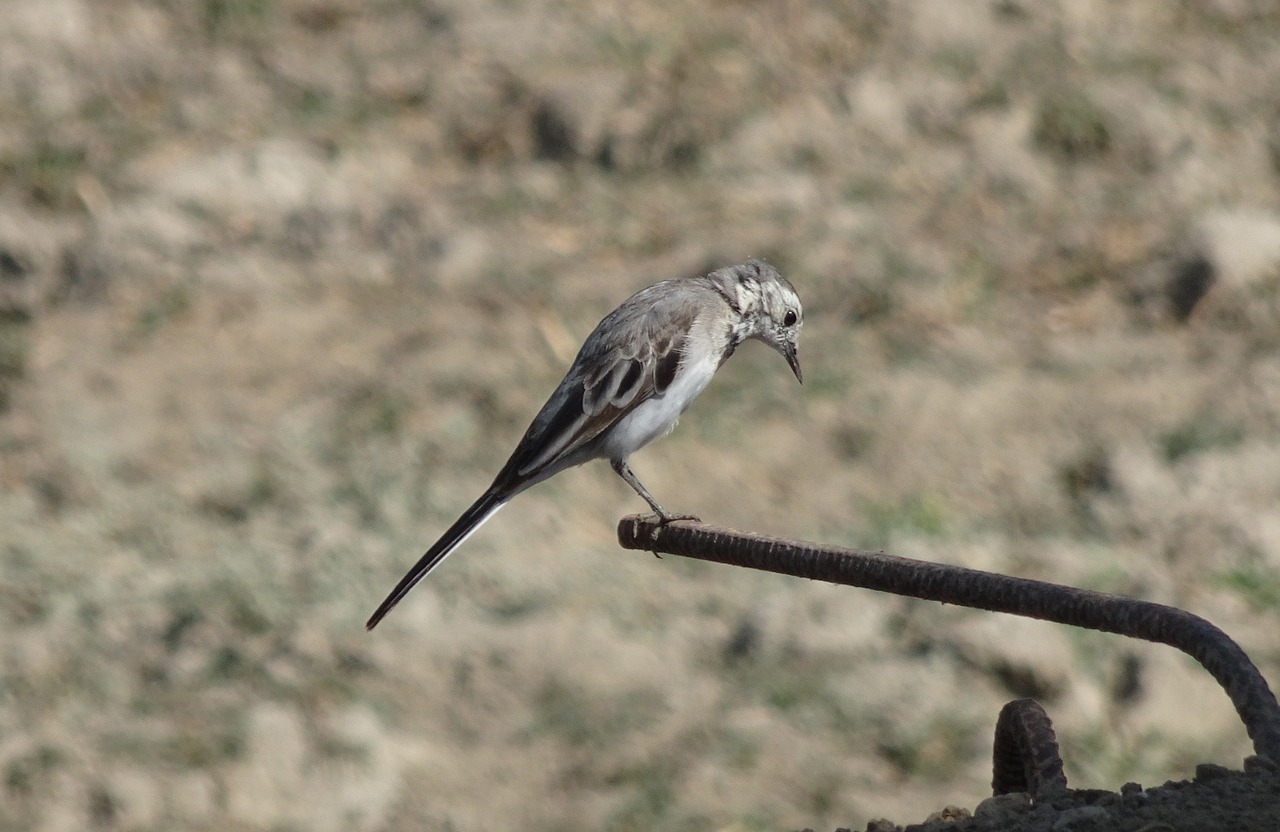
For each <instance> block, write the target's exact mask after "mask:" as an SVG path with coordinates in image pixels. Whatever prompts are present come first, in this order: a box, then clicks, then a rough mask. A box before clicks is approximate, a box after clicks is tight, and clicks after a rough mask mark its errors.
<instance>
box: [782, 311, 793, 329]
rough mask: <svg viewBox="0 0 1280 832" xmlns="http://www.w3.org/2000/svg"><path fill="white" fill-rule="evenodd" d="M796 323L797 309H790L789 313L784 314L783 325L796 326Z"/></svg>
mask: <svg viewBox="0 0 1280 832" xmlns="http://www.w3.org/2000/svg"><path fill="white" fill-rule="evenodd" d="M795 324H796V310H794V309H788V310H787V314H785V315H783V316H782V325H783V326H795Z"/></svg>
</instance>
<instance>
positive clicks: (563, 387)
mask: <svg viewBox="0 0 1280 832" xmlns="http://www.w3.org/2000/svg"><path fill="white" fill-rule="evenodd" d="M671 283H679V284H681V285H680V286H678V287H675V288H678V289H680V290H681V291H671V289H672V287H671V286H669V285H668V284H671ZM708 298H716V295H715V294H714V293H713V292H711V290H709V289H707V288H706V287H704V286H702V285H700V284H699V283H697V282H696V281H693V280H679V281H667V282H666V283H659V284H656V285H654V286H650V287H649V288H648V289H644V290H642V291H640V292H638V293H637V294H635V295H633V296H632V297H631V298H630V299H628V300H627V301H626V302H624V303H623V304H622V305H621V306H619V307H618V308H617V309H615V310H614V311H613V312H612V313H610V314H609V316H608V317H606V318H605V319H604V320H603V321H601V322H600V324H599V325H598V326H597V327H596V328H595V331H593V332H592V333H591V335H590V336H588V337H587V340H586V342H585V343H584V344H583V345H582V349H581V350H580V351H579V352H578V357H577V358H576V359H574V362H573V366H572V367H571V368H570V369H569V373H568V374H567V375H566V376H565V378H564V380H563V381H562V382H560V386H559V387H557V388H556V391H555V392H554V393H552V394H551V398H550V399H549V400H548V401H547V403H546V404H545V405H544V406H543V408H542V410H541V411H540V412H539V413H538V415H537V416H536V417H535V418H534V420H533V423H532V424H531V425H529V430H528V431H527V432H526V433H525V435H524V438H523V439H521V440H520V444H519V445H518V446H517V447H516V450H515V453H514V454H512V457H511V461H510V462H508V463H507V468H508V469H509V470H505V469H504V474H507V473H509V474H511V475H512V476H514V477H517V478H519V479H521V480H524V479H533V478H535V477H537V476H538V474H539V473H541V472H542V471H543V470H544V469H546V468H548V467H554V466H556V464H557V463H559V462H562V461H564V460H565V459H566V458H568V457H570V456H572V455H574V454H576V453H577V452H579V451H581V450H582V449H583V448H584V447H585V446H587V445H588V444H589V443H590V442H592V440H594V439H596V438H597V437H598V436H600V434H602V433H604V432H605V431H606V430H608V429H609V428H610V427H612V426H613V425H614V424H616V423H617V422H618V420H619V419H622V418H623V417H624V416H626V415H627V414H628V413H630V412H631V411H632V410H634V409H635V408H636V407H638V406H639V405H640V404H641V403H643V402H645V401H647V400H648V399H650V398H652V397H653V396H655V395H661V394H662V393H664V392H665V391H666V389H667V387H668V386H669V385H670V384H671V381H672V379H673V378H674V377H675V373H676V370H677V369H678V368H679V363H680V360H681V358H682V356H683V350H684V343H685V337H686V336H687V334H688V332H689V328H690V327H691V326H692V325H693V321H694V318H695V317H696V316H697V313H698V312H699V310H700V309H702V304H703V303H705V302H706V300H707V299H708ZM576 461H577V462H582V461H585V458H583V459H577V460H576ZM556 470H559V469H558V468H557V469H556ZM500 478H501V476H500Z"/></svg>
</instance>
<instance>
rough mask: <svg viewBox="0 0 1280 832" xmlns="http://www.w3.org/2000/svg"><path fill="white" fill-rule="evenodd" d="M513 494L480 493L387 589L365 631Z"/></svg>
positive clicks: (497, 490)
mask: <svg viewBox="0 0 1280 832" xmlns="http://www.w3.org/2000/svg"><path fill="white" fill-rule="evenodd" d="M512 496H513V495H511V494H506V495H502V494H501V492H500V491H499V489H498V488H496V487H491V488H490V489H489V490H488V491H486V492H485V493H484V495H483V496H481V497H480V499H478V500H476V501H475V503H473V504H472V506H471V508H469V509H467V510H466V511H464V512H463V513H462V516H461V517H459V518H458V519H457V520H456V521H455V522H454V524H453V525H452V526H450V527H449V529H448V531H446V532H445V533H444V534H443V535H441V537H440V539H439V540H437V541H436V542H435V545H434V546H432V547H431V548H430V549H428V550H427V553H426V554H425V555H423V556H422V558H421V559H419V560H418V562H417V563H415V564H414V565H413V568H412V569H410V570H409V571H408V573H407V574H405V576H404V577H403V578H401V579H400V583H398V584H396V588H395V589H393V590H391V594H390V595H388V596H387V598H386V600H385V601H383V602H382V603H381V604H380V605H379V606H378V609H377V610H375V611H374V613H373V615H371V616H369V620H368V621H367V622H365V625H364V626H365V629H368V630H372V629H373V628H374V627H376V626H378V622H379V621H381V620H382V619H383V617H385V616H386V614H387V613H389V612H391V610H392V608H393V607H395V605H396V604H398V603H400V599H401V598H403V597H404V596H405V595H408V594H409V590H411V589H413V587H414V586H415V585H416V584H417V583H418V581H420V580H422V579H423V578H425V577H427V575H428V574H430V572H431V570H432V569H435V568H436V567H437V566H439V565H440V564H441V563H442V562H443V561H444V559H445V558H447V557H449V555H450V553H452V552H453V550H454V549H456V548H458V547H459V546H461V545H462V543H463V541H465V540H466V539H467V538H468V537H470V536H471V535H472V534H474V533H475V531H476V529H479V528H480V527H481V526H483V525H484V523H485V521H486V520H488V519H489V518H490V517H492V516H493V515H495V514H497V513H498V509H500V508H502V507H503V506H505V505H506V504H507V501H508V500H510V499H511V497H512Z"/></svg>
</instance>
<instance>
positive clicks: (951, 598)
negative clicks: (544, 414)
mask: <svg viewBox="0 0 1280 832" xmlns="http://www.w3.org/2000/svg"><path fill="white" fill-rule="evenodd" d="M618 541H619V542H620V543H621V544H622V546H623V547H624V548H627V549H638V550H643V551H650V552H659V553H665V554H672V555H683V556H685V557H692V558H698V559H700V560H709V561H715V562H718V563H727V564H733V565H735V566H745V567H749V568H751V569H761V570H764V571H767V572H777V573H780V574H783V575H795V576H797V577H801V578H812V579H814V580H819V581H827V582H829V583H837V584H846V585H848V586H858V587H863V588H865V589H874V590H879V591H881V592H892V593H895V594H897V595H907V596H910V597H913V598H923V599H926V600H931V601H940V602H942V603H944V604H956V605H958V606H964V607H974V608H976V609H982V610H990V611H992V612H1005V613H1011V614H1013V615H1022V616H1027V617H1029V618H1038V619H1041V620H1044V621H1056V622H1058V623H1060V624H1071V625H1073V626H1076V627H1085V628H1088V629H1091V630H1101V631H1103V632H1108V633H1117V634H1119V635H1125V636H1131V637H1133V638H1140V639H1143V640H1146V641H1154V642H1158V643H1160V644H1168V645H1169V646H1171V647H1177V648H1178V649H1179V650H1182V651H1183V652H1185V653H1187V654H1188V655H1190V656H1191V657H1192V658H1194V659H1195V660H1196V661H1198V662H1200V664H1201V665H1203V666H1204V668H1205V669H1206V670H1208V671H1209V673H1210V674H1212V675H1213V678H1215V679H1217V680H1218V683H1219V684H1220V685H1222V687H1223V689H1224V690H1225V691H1226V693H1227V696H1228V697H1230V699H1231V702H1232V704H1233V705H1235V708H1236V713H1238V714H1239V715H1240V719H1241V720H1242V721H1243V722H1244V726H1245V730H1246V731H1248V733H1249V737H1250V738H1251V739H1252V740H1253V747H1254V749H1255V750H1256V752H1257V753H1258V754H1261V755H1264V756H1267V757H1270V758H1271V759H1272V760H1276V761H1280V704H1277V702H1276V697H1275V694H1273V693H1272V692H1271V688H1269V687H1268V686H1267V681H1266V679H1264V678H1263V677H1262V674H1261V673H1260V672H1259V671H1258V668H1257V667H1255V666H1254V664H1253V662H1252V661H1250V660H1249V657H1248V656H1247V655H1246V654H1245V652H1244V651H1243V650H1241V649H1240V646H1239V645H1238V644H1236V643H1235V642H1234V641H1232V640H1231V638H1230V637H1228V636H1227V634H1226V633H1224V632H1222V630H1220V629H1218V628H1217V627H1215V626H1214V625H1212V624H1210V623H1209V622H1208V621H1205V620H1204V619H1203V618H1200V617H1199V616H1196V615H1192V614H1191V613H1189V612H1186V611H1185V610H1180V609H1177V608H1176V607H1169V606H1165V605H1163V604H1155V603H1151V602H1149V601H1140V600H1137V599H1134V598H1125V597H1123V596H1119V595H1109V594H1107V593H1103V592H1092V591H1089V590H1085V589H1076V588H1074V587H1067V586H1061V585H1059V584H1051V583H1047V582H1045V581H1036V580H1031V579H1028V578H1014V577H1011V576H1008V575H999V574H995V573H992V572H982V571H979V570H977V569H966V568H964V567H961V566H951V565H948V564H941V563H929V562H926V561H917V560H910V559H907V558H900V557H895V556H893V555H886V554H884V553H883V552H863V551H857V550H853V549H845V548H841V547H837V546H823V545H818V544H813V543H805V542H801V541H794V540H783V539H778V538H769V537H762V536H760V535H756V534H750V533H745V532H737V531H733V530H731V529H723V528H717V527H715V526H708V525H704V524H701V523H694V522H687V521H677V522H673V523H669V524H667V525H662V524H660V523H659V522H658V520H657V519H656V518H655V517H653V516H641V515H631V516H629V517H624V518H623V519H622V520H621V521H620V522H619V523H618Z"/></svg>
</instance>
